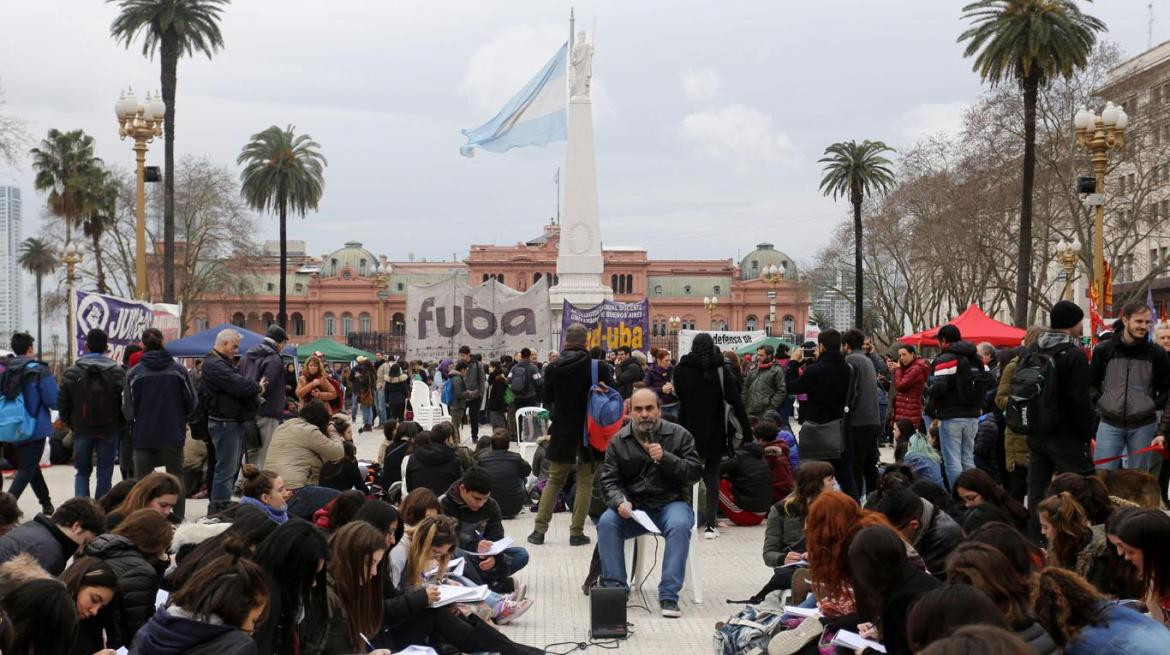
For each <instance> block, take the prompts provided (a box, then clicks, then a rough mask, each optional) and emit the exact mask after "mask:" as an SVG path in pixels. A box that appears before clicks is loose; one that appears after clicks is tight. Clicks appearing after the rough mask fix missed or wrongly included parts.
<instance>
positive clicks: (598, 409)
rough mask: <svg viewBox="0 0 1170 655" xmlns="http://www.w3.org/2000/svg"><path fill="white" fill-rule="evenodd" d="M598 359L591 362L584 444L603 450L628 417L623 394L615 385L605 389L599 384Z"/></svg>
mask: <svg viewBox="0 0 1170 655" xmlns="http://www.w3.org/2000/svg"><path fill="white" fill-rule="evenodd" d="M597 364H598V362H597V360H596V359H595V360H593V361H591V362H589V365H590V367H591V374H592V380H593V383H592V385H591V386H590V387H589V399H588V401H586V405H585V438H584V444H585V445H586V446H588V447H591V448H593V449H595V450H600V451H602V452H604V451H605V449H606V448H607V447H608V446H609V442H610V440H611V439H613V435H615V434H617V432H618V430H620V429H622V422H623V421H624V420H625V418H626V402H625V400H623V399H622V394H621V393H620V392H618V390H617V389H614V388H613V387H607V388H606V389H605V391H602V390H601V387H599V386H597Z"/></svg>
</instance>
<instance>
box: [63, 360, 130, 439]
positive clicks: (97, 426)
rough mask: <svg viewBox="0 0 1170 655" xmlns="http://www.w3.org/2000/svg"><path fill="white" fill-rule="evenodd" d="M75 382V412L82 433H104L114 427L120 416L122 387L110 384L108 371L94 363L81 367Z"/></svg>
mask: <svg viewBox="0 0 1170 655" xmlns="http://www.w3.org/2000/svg"><path fill="white" fill-rule="evenodd" d="M81 371H82V372H81V379H80V380H78V381H77V386H76V389H77V401H78V402H77V412H78V413H77V415H78V419H79V421H78V422H79V423H80V424H79V425H75V426H73V427H74V428H75V429H78V430H80V431H81V432H82V433H84V434H104V433H105V432H109V431H110V430H112V429H114V428H116V427H118V424H119V422H120V419H121V417H122V390H121V389H120V388H118V387H117V385H116V384H114V381H113V380H112V379H111V375H110V371H109V370H103V369H100V368H98V367H96V366H86V367H84V368H82V369H81Z"/></svg>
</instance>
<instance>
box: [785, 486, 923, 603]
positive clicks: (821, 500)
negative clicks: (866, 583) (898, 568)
mask: <svg viewBox="0 0 1170 655" xmlns="http://www.w3.org/2000/svg"><path fill="white" fill-rule="evenodd" d="M872 525H883V526H885V527H887V528H892V526H891V525H890V523H889V521H887V520H886V517H885V516H883V515H881V514H879V513H877V512H874V511H871V510H868V509H862V508H861V506H860V505H858V504H857V501H856V500H853V499H852V498H850V497H849V496H847V495H845V494H844V493H841V492H840V491H825V492H822V493H821V494H820V495H819V496H817V499H816V500H815V501H813V503H812V505H811V506H810V507H809V510H808V518H806V519H805V535H806V538H807V540H808V568H809V572H810V573H811V574H812V588H813V592H814V593H815V594H816V597H817V605H818V606H819V607H820V609H821V613H822V614H824V616H825V617H828V618H832V617H838V616H845V615H847V614H852V613H853V612H855V611H856V609H857V603H856V601H855V599H854V595H853V576H852V574H851V572H850V571H849V557H848V555H849V546H850V544H852V543H853V537H854V536H856V535H857V533H858V532H860V531H861V530H862V529H863V528H868V527H870V526H872ZM907 548H908V549H909V550H908V551H907V552H908V553H911V554H912V556H911V560H918V561H919V562H920V561H921V558H918V557H917V553H914V552H913V549H912V548H910V546H907Z"/></svg>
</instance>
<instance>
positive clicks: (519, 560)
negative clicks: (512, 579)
mask: <svg viewBox="0 0 1170 655" xmlns="http://www.w3.org/2000/svg"><path fill="white" fill-rule="evenodd" d="M504 554H505V555H507V556H508V558H509V562H508V575H512V574H514V573H516V572H517V571H519V570H520V569H522V568H524V567H525V566H528V549H527V548H521V547H520V546H512V547H511V548H505V549H504Z"/></svg>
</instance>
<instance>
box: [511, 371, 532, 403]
mask: <svg viewBox="0 0 1170 655" xmlns="http://www.w3.org/2000/svg"><path fill="white" fill-rule="evenodd" d="M508 377H509V380H508V386H509V388H510V389H511V391H512V396H513V397H519V398H530V397H532V396H534V395H536V383H535V381H534V380H533V379H532V371H530V370H528V366H526V365H525V364H517V365H515V366H513V367H512V370H511V371H510V372H509V374H508Z"/></svg>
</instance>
